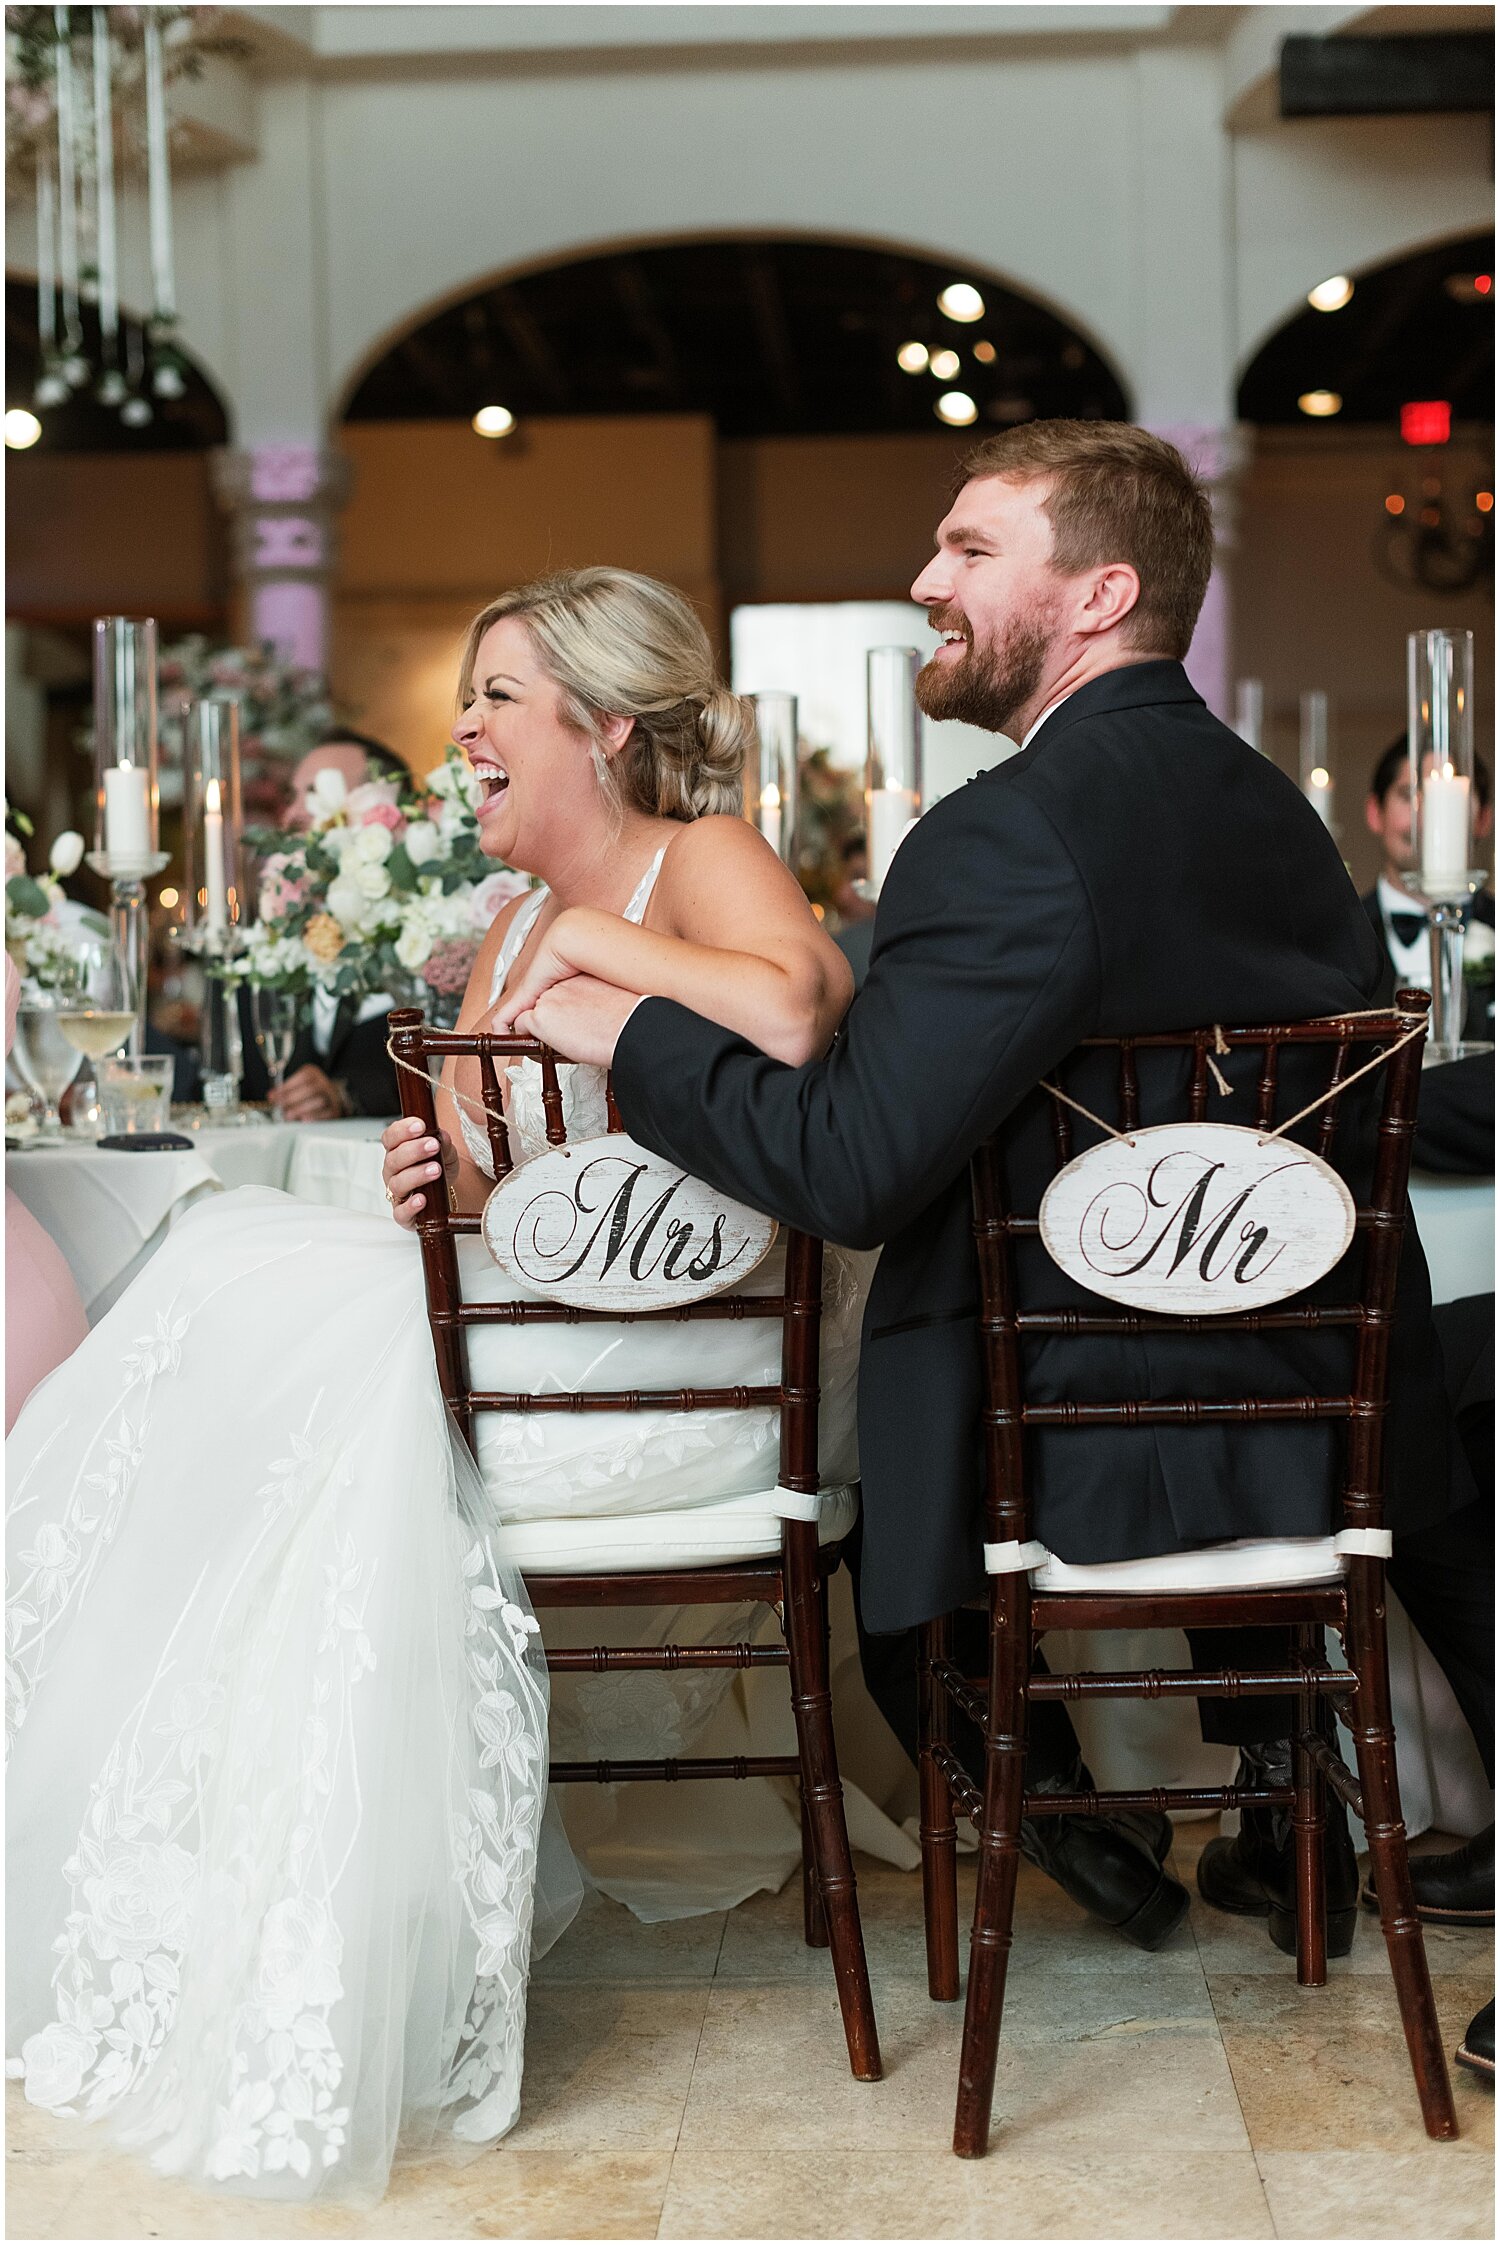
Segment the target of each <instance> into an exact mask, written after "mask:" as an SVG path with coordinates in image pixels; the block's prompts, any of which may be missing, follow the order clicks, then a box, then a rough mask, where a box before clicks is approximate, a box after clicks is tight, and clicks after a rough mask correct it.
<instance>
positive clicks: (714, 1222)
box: [484, 1132, 776, 1315]
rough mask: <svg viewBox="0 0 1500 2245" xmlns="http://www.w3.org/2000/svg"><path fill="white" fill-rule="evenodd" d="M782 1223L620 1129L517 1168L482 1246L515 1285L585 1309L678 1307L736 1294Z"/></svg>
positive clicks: (494, 1196) (500, 1191) (500, 1190)
mask: <svg viewBox="0 0 1500 2245" xmlns="http://www.w3.org/2000/svg"><path fill="white" fill-rule="evenodd" d="M775 1237H776V1226H775V1223H774V1222H773V1220H772V1219H771V1218H770V1217H769V1216H758V1215H757V1214H756V1212H755V1210H754V1209H752V1208H746V1207H744V1206H743V1205H742V1204H741V1203H740V1202H739V1201H735V1200H728V1199H726V1198H725V1196H724V1195H723V1194H722V1193H716V1192H714V1191H713V1190H712V1188H711V1187H710V1186H708V1185H704V1184H701V1183H700V1182H699V1180H698V1179H697V1178H696V1177H688V1176H686V1175H684V1173H683V1171H682V1170H680V1169H678V1168H677V1167H676V1166H675V1164H673V1163H671V1162H665V1161H663V1160H662V1159H661V1158H660V1156H659V1155H657V1154H650V1153H647V1151H646V1149H645V1147H644V1146H638V1145H637V1144H636V1142H635V1140H634V1139H633V1138H627V1137H624V1136H623V1135H622V1134H621V1133H619V1132H615V1133H614V1134H613V1135H612V1136H610V1137H608V1138H589V1139H585V1140H583V1141H582V1142H581V1143H580V1144H579V1145H577V1146H558V1147H555V1148H554V1149H553V1151H552V1152H551V1153H549V1154H541V1155H538V1157H537V1159H536V1160H535V1161H529V1162H527V1163H526V1164H525V1166H524V1167H523V1168H521V1169H517V1170H513V1171H512V1172H511V1174H510V1176H509V1177H506V1178H504V1179H503V1180H502V1181H501V1183H500V1184H498V1185H497V1186H496V1187H495V1190H494V1191H493V1192H492V1193H491V1195H490V1197H489V1199H488V1201H487V1202H486V1203H485V1210H484V1244H485V1246H486V1247H487V1248H488V1249H489V1251H490V1254H491V1255H492V1256H493V1257H494V1259H495V1261H496V1262H497V1263H498V1264H499V1265H500V1268H501V1269H502V1270H503V1271H505V1272H506V1273H507V1274H508V1275H509V1276H510V1277H511V1278H513V1279H514V1280H515V1282H516V1284H517V1285H518V1286H520V1287H524V1288H525V1290H526V1292H527V1293H528V1294H537V1295H540V1296H542V1298H543V1299H544V1300H547V1301H553V1302H567V1303H571V1304H572V1305H573V1306H574V1307H575V1308H578V1309H586V1310H599V1311H602V1312H604V1313H605V1314H606V1315H607V1314H608V1313H610V1312H612V1311H619V1310H656V1309H668V1308H680V1307H682V1306H684V1305H685V1304H687V1303H689V1302H701V1301H706V1300H707V1298H708V1296H709V1295H711V1294H722V1293H723V1292H724V1290H725V1289H726V1287H730V1286H737V1285H738V1284H739V1283H740V1281H741V1280H742V1279H744V1278H746V1277H748V1276H749V1274H750V1272H751V1271H753V1270H754V1269H755V1267H756V1265H757V1264H758V1263H760V1262H763V1261H764V1259H765V1257H766V1256H767V1255H768V1254H769V1252H770V1249H771V1243H772V1241H773V1240H774V1239H775Z"/></svg>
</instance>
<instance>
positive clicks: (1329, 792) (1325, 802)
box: [1307, 764, 1333, 830]
mask: <svg viewBox="0 0 1500 2245" xmlns="http://www.w3.org/2000/svg"><path fill="white" fill-rule="evenodd" d="M1307 800H1308V801H1309V803H1311V805H1312V807H1313V809H1314V810H1315V811H1316V812H1317V814H1318V816H1319V818H1320V819H1321V820H1322V821H1323V824H1324V825H1325V826H1326V827H1328V828H1329V829H1330V830H1331V829H1332V826H1333V775H1332V773H1331V772H1327V771H1325V770H1324V768H1323V766H1322V765H1321V764H1315V765H1314V766H1313V768H1312V770H1311V771H1310V772H1309V773H1308V775H1307Z"/></svg>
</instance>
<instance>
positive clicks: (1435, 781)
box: [1404, 631, 1490, 1061]
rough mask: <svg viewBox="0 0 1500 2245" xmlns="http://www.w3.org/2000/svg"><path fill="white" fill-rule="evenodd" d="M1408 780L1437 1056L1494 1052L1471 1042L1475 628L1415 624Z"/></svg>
mask: <svg viewBox="0 0 1500 2245" xmlns="http://www.w3.org/2000/svg"><path fill="white" fill-rule="evenodd" d="M1406 780H1407V784H1408V787H1409V789H1410V793H1411V870H1410V872H1408V873H1407V874H1406V875H1405V876H1404V879H1405V883H1406V886H1407V888H1409V889H1410V890H1411V892H1412V894H1413V895H1414V896H1415V897H1417V898H1418V899H1419V900H1420V902H1421V903H1423V904H1424V905H1425V906H1426V907H1427V924H1428V929H1429V932H1430V940H1431V944H1432V1034H1431V1037H1430V1039H1429V1043H1428V1052H1429V1057H1430V1058H1431V1059H1432V1060H1434V1061H1442V1060H1457V1059H1461V1058H1462V1057H1463V1056H1464V1054H1466V1053H1470V1052H1487V1051H1488V1050H1489V1049H1490V1048H1489V1046H1488V1045H1485V1044H1477V1043H1476V1044H1465V1043H1464V1042H1463V1013H1464V968H1463V957H1464V930H1465V925H1466V919H1465V912H1464V907H1465V905H1466V904H1467V903H1468V900H1469V898H1470V897H1471V896H1473V895H1474V893H1475V891H1476V890H1478V889H1481V888H1482V887H1483V886H1484V881H1485V873H1484V868H1483V867H1482V866H1477V865H1476V864H1475V863H1474V859H1475V857H1476V855H1477V852H1476V851H1475V848H1474V634H1473V633H1472V632H1470V631H1414V632H1412V633H1410V634H1409V635H1408V638H1407V642H1406Z"/></svg>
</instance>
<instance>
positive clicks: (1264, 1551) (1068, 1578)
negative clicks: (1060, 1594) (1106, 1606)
mask: <svg viewBox="0 0 1500 2245" xmlns="http://www.w3.org/2000/svg"><path fill="white" fill-rule="evenodd" d="M1030 1572H1031V1587H1032V1589H1033V1590H1070V1591H1074V1592H1082V1593H1085V1594H1088V1595H1092V1594H1094V1593H1096V1592H1100V1593H1104V1594H1106V1595H1110V1596H1113V1595H1115V1594H1125V1595H1128V1594H1129V1593H1130V1592H1132V1591H1179V1590H1185V1591H1192V1590H1281V1589H1283V1588H1288V1587H1297V1586H1300V1585H1302V1584H1304V1583H1313V1582H1334V1581H1337V1579H1338V1577H1339V1576H1340V1575H1341V1574H1342V1573H1343V1572H1344V1561H1343V1558H1342V1556H1341V1555H1340V1554H1339V1552H1338V1551H1337V1550H1336V1549H1335V1548H1334V1540H1333V1537H1332V1536H1289V1537H1287V1538H1286V1539H1285V1540H1284V1541H1277V1540H1275V1539H1269V1540H1268V1539H1255V1538H1247V1539H1245V1540H1244V1541H1243V1542H1240V1543H1216V1544H1208V1545H1206V1546H1205V1547H1204V1548H1203V1549H1202V1550H1201V1551H1164V1552H1162V1553H1160V1554H1159V1556H1158V1557H1156V1558H1155V1559H1114V1560H1109V1561H1106V1562H1105V1563H1103V1564H1102V1565H1099V1566H1093V1567H1072V1566H1069V1564H1068V1562H1067V1561H1066V1560H1065V1559H1058V1558H1055V1557H1053V1556H1052V1554H1051V1553H1049V1554H1048V1556H1047V1559H1046V1562H1045V1563H1044V1564H1043V1565H1042V1566H1040V1567H1033V1568H1032V1569H1031V1570H1030Z"/></svg>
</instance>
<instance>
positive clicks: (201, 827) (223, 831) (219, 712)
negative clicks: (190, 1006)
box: [182, 694, 248, 1114]
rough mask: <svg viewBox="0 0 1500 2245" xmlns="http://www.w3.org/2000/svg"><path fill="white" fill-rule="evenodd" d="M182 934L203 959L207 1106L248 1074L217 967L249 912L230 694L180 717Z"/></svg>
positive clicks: (226, 1103) (218, 1106) (228, 1102)
mask: <svg viewBox="0 0 1500 2245" xmlns="http://www.w3.org/2000/svg"><path fill="white" fill-rule="evenodd" d="M182 732H183V765H184V781H185V787H184V810H185V818H184V825H183V857H184V867H185V870H184V880H183V932H184V934H185V936H186V937H187V939H188V943H189V945H190V947H191V949H192V950H194V951H195V952H197V953H198V954H199V956H200V957H201V958H202V959H203V961H204V964H205V968H206V973H205V976H204V990H203V1010H202V1017H201V1023H200V1038H199V1061H200V1065H201V1070H202V1076H203V1102H204V1105H205V1106H206V1107H208V1108H210V1109H212V1110H213V1111H215V1112H216V1113H221V1114H222V1113H227V1112H231V1111H232V1110H233V1109H234V1108H235V1107H237V1105H238V1103H239V1095H240V1078H241V1077H242V1075H243V1074H244V1046H243V1040H242V1038H241V1036H240V1018H239V1003H238V999H237V996H236V993H235V992H234V991H233V990H232V989H230V988H229V987H228V986H227V985H226V984H225V982H224V981H223V979H222V976H221V975H220V974H219V973H218V972H216V971H215V969H216V966H222V964H223V962H224V961H225V960H226V959H228V958H229V957H230V956H231V954H232V953H233V952H234V951H235V950H236V949H237V948H238V947H239V943H240V924H241V922H242V921H243V920H244V919H245V918H246V917H247V916H248V914H247V907H246V902H245V898H246V889H245V883H244V872H243V864H242V858H241V835H242V833H243V826H242V820H241V814H242V805H241V799H240V712H239V705H238V704H237V703H236V702H234V701H233V700H231V699H230V698H229V697H228V696H226V695H221V694H210V695H206V696H203V697H202V698H200V699H197V700H194V701H190V702H189V703H188V705H187V709H186V711H185V712H184V715H183V728H182Z"/></svg>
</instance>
